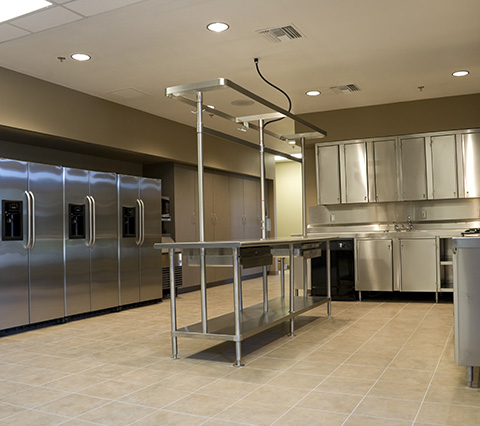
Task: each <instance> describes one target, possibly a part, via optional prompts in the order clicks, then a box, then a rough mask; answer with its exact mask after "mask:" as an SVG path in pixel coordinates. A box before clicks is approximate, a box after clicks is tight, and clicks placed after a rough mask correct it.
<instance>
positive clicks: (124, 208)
mask: <svg viewBox="0 0 480 426" xmlns="http://www.w3.org/2000/svg"><path fill="white" fill-rule="evenodd" d="M118 201H119V207H118V215H119V230H118V233H119V262H120V267H119V270H120V303H121V305H128V304H131V303H137V302H141V301H146V300H154V299H160V298H162V278H161V277H162V258H161V254H162V253H161V251H160V250H155V249H154V248H153V244H154V243H156V242H161V241H162V222H161V218H162V187H161V181H160V180H157V179H150V178H140V177H136V176H128V175H118Z"/></svg>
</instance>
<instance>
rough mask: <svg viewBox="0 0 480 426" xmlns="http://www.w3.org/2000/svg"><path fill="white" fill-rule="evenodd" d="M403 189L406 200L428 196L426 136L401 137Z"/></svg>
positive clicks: (422, 198)
mask: <svg viewBox="0 0 480 426" xmlns="http://www.w3.org/2000/svg"><path fill="white" fill-rule="evenodd" d="M400 146H401V163H402V189H403V191H402V192H403V199H404V200H424V199H426V198H427V173H426V164H425V138H408V139H401V141H400Z"/></svg>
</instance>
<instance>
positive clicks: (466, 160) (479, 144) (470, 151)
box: [462, 133, 480, 198]
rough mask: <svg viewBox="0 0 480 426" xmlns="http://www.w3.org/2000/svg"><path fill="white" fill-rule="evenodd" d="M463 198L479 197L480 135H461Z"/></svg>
mask: <svg viewBox="0 0 480 426" xmlns="http://www.w3.org/2000/svg"><path fill="white" fill-rule="evenodd" d="M462 142H463V167H464V176H465V197H467V198H471V197H480V167H479V164H480V133H469V134H464V135H462Z"/></svg>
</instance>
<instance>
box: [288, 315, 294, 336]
mask: <svg viewBox="0 0 480 426" xmlns="http://www.w3.org/2000/svg"><path fill="white" fill-rule="evenodd" d="M289 336H292V337H293V336H295V319H293V318H290V333H289Z"/></svg>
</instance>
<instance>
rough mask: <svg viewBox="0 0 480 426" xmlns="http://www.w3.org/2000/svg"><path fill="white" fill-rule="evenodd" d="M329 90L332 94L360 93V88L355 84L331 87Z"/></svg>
mask: <svg viewBox="0 0 480 426" xmlns="http://www.w3.org/2000/svg"><path fill="white" fill-rule="evenodd" d="M330 89H331V90H332V91H333V92H334V93H337V94H339V93H353V92H358V91H360V88H359V87H358V86H357V85H356V84H343V85H342V86H333V87H330Z"/></svg>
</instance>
